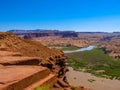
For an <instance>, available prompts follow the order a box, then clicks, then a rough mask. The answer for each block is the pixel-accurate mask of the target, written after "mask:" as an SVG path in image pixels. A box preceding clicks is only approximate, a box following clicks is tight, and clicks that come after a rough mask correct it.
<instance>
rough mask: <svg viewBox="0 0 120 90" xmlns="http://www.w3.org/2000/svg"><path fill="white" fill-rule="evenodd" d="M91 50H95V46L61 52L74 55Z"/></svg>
mask: <svg viewBox="0 0 120 90" xmlns="http://www.w3.org/2000/svg"><path fill="white" fill-rule="evenodd" d="M93 48H95V46H88V47H86V48H80V49H77V50H67V51H63V52H64V53H65V54H67V53H76V52H82V51H87V50H92V49H93Z"/></svg>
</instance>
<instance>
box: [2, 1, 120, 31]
mask: <svg viewBox="0 0 120 90" xmlns="http://www.w3.org/2000/svg"><path fill="white" fill-rule="evenodd" d="M38 28H39V29H59V30H75V31H80V32H84V31H92V32H94V31H105V32H113V31H120V0H0V31H7V30H10V29H38Z"/></svg>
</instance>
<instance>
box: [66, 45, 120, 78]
mask: <svg viewBox="0 0 120 90" xmlns="http://www.w3.org/2000/svg"><path fill="white" fill-rule="evenodd" d="M66 55H67V56H68V60H67V63H68V66H71V67H73V69H74V70H77V71H84V72H89V73H92V74H94V75H96V76H99V77H105V78H109V79H120V60H117V61H116V60H113V59H112V58H111V57H110V56H109V55H107V54H105V53H104V52H103V51H102V50H101V49H99V48H98V47H96V48H94V49H93V50H90V51H83V52H77V53H70V54H66Z"/></svg>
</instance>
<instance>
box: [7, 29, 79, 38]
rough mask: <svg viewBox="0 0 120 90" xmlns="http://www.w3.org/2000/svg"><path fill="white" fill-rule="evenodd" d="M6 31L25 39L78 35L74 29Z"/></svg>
mask: <svg viewBox="0 0 120 90" xmlns="http://www.w3.org/2000/svg"><path fill="white" fill-rule="evenodd" d="M8 32H11V33H14V34H16V35H17V36H20V37H24V38H26V39H30V38H34V37H43V36H61V37H63V38H64V37H78V33H77V32H75V31H59V30H43V29H37V30H10V31H8Z"/></svg>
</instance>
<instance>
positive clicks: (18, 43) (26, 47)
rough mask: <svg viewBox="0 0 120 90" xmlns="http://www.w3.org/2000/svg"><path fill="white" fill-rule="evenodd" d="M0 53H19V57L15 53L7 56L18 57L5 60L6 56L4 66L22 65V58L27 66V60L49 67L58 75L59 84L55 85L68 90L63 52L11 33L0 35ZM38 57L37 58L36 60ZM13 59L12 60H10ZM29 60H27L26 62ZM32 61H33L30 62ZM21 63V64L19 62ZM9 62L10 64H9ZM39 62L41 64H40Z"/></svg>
mask: <svg viewBox="0 0 120 90" xmlns="http://www.w3.org/2000/svg"><path fill="white" fill-rule="evenodd" d="M0 51H2V52H4V53H5V51H9V52H19V53H20V54H19V53H18V55H17V54H14V53H8V54H7V55H8V56H9V55H13V56H14V55H16V56H17V57H14V58H13V57H9V58H5V57H4V54H3V55H2V59H1V60H3V59H5V60H6V62H7V63H6V62H2V61H1V64H3V65H17V64H20V63H21V60H20V59H18V58H19V57H21V56H22V57H24V58H22V62H24V63H22V64H26V63H27V60H28V59H29V60H28V61H29V63H30V62H34V60H35V61H36V63H34V64H36V65H40V66H44V67H47V68H48V69H49V70H50V71H51V73H53V74H56V75H57V83H56V84H55V85H54V87H56V88H67V87H69V84H68V82H67V80H66V72H67V70H68V69H67V68H66V64H65V62H66V58H67V57H66V56H65V55H64V53H63V52H61V51H57V50H51V49H49V48H47V47H45V46H43V45H41V44H40V43H39V42H34V41H28V40H24V39H21V38H19V37H17V36H15V35H13V34H10V33H0ZM29 57H31V58H29ZM35 57H37V58H35ZM9 59H11V60H9ZM26 59H27V60H26ZM30 60H31V61H30ZM19 61H20V62H19ZM8 62H9V63H8ZM38 62H39V63H38Z"/></svg>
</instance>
